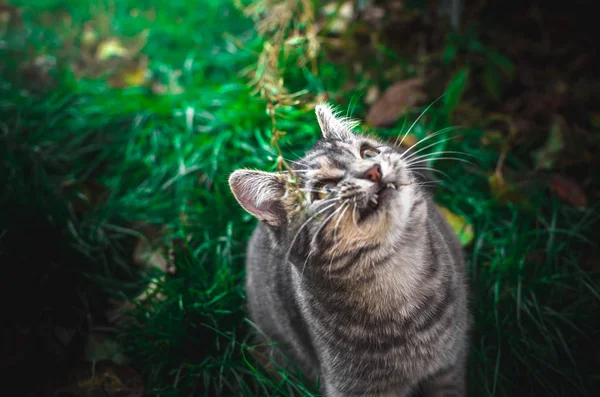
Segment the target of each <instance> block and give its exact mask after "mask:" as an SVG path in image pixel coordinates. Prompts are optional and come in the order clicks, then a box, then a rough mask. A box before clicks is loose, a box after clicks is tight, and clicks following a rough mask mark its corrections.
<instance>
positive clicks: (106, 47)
mask: <svg viewBox="0 0 600 397" xmlns="http://www.w3.org/2000/svg"><path fill="white" fill-rule="evenodd" d="M126 55H127V49H126V48H125V47H123V44H121V42H120V41H119V39H116V38H112V39H107V40H104V41H103V42H101V43H100V44H99V45H98V50H96V58H98V59H99V60H100V61H105V60H107V59H108V58H112V57H123V56H126Z"/></svg>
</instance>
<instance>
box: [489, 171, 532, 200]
mask: <svg viewBox="0 0 600 397" xmlns="http://www.w3.org/2000/svg"><path fill="white" fill-rule="evenodd" d="M488 181H489V184H490V190H491V192H492V196H494V199H495V200H496V201H497V202H499V203H500V204H506V203H509V202H510V203H523V202H525V201H526V200H525V197H524V196H523V195H522V194H521V193H520V192H519V191H518V190H517V188H516V186H515V185H513V184H511V183H508V182H507V181H506V180H505V179H504V176H502V174H501V173H499V172H494V173H493V174H492V175H490V177H489V178H488Z"/></svg>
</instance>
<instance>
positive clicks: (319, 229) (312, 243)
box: [290, 205, 344, 276]
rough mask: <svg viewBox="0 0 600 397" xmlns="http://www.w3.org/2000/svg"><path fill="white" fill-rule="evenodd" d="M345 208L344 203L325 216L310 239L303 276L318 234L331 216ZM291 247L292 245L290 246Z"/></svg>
mask: <svg viewBox="0 0 600 397" xmlns="http://www.w3.org/2000/svg"><path fill="white" fill-rule="evenodd" d="M342 208H344V206H343V205H342V206H341V207H339V208H336V210H335V211H333V212H332V213H331V214H330V215H329V216H328V217H327V218H325V220H324V221H323V222H322V225H321V226H320V227H319V228H318V229H317V231H316V232H315V235H314V236H313V237H312V239H311V240H310V247H311V248H310V251H309V252H308V255H307V256H306V260H305V261H304V264H303V265H302V271H301V272H300V275H301V276H304V268H305V267H306V264H307V263H308V260H309V259H310V257H311V256H312V254H313V251H314V249H313V248H312V247H313V246H314V245H315V240H316V238H317V236H318V235H319V233H320V232H321V230H322V229H323V228H324V227H325V226H327V224H328V222H329V220H330V219H331V218H333V217H334V216H335V215H336V214H337V213H339V212H340V210H341V209H342ZM290 248H291V247H290Z"/></svg>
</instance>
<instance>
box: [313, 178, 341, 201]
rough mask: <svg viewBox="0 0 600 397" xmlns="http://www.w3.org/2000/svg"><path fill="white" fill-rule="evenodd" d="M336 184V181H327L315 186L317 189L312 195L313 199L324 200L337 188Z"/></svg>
mask: <svg viewBox="0 0 600 397" xmlns="http://www.w3.org/2000/svg"><path fill="white" fill-rule="evenodd" d="M335 185H336V183H335V182H326V183H323V184H319V185H317V186H315V188H314V190H315V191H314V192H313V196H312V199H313V201H316V200H323V199H324V198H326V197H327V196H329V193H331V191H332V190H333V189H334V188H335Z"/></svg>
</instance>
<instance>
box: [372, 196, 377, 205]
mask: <svg viewBox="0 0 600 397" xmlns="http://www.w3.org/2000/svg"><path fill="white" fill-rule="evenodd" d="M370 201H371V202H372V203H373V204H375V205H377V198H376V197H375V196H373V197H371V200H370Z"/></svg>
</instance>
